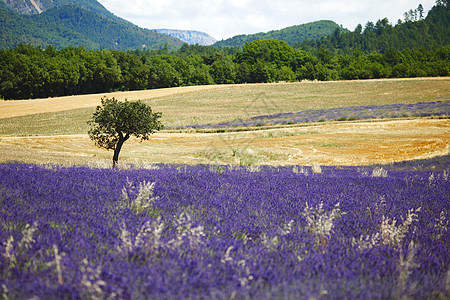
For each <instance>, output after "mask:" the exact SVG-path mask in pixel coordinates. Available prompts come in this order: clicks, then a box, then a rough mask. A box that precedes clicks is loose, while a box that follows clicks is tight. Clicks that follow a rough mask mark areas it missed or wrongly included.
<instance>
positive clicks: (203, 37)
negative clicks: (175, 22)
mask: <svg viewBox="0 0 450 300" xmlns="http://www.w3.org/2000/svg"><path fill="white" fill-rule="evenodd" d="M154 30H155V31H156V32H159V33H163V34H167V35H170V36H172V37H175V38H177V39H180V40H182V41H183V42H186V43H188V44H189V45H195V44H199V45H201V46H210V45H212V44H214V43H216V42H217V40H216V39H215V38H213V37H212V36H210V35H209V34H207V33H204V32H200V31H194V30H177V29H154Z"/></svg>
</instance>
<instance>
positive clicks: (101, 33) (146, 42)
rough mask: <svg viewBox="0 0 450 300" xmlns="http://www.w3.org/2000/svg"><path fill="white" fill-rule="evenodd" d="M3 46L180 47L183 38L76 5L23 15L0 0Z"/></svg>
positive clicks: (127, 48)
mask: <svg viewBox="0 0 450 300" xmlns="http://www.w3.org/2000/svg"><path fill="white" fill-rule="evenodd" d="M0 29H1V30H0V48H14V47H16V46H17V45H18V44H20V43H26V44H28V43H30V44H32V45H39V46H43V47H46V46H47V45H53V46H54V47H55V48H65V47H68V46H74V47H78V46H83V47H85V48H86V49H94V50H98V49H116V50H129V49H137V48H141V49H142V48H146V49H160V48H162V47H164V46H165V45H166V44H167V45H169V48H178V47H180V46H181V45H182V44H183V42H182V41H181V40H179V39H176V38H173V37H170V36H167V35H164V34H160V33H157V32H154V31H151V30H147V29H142V28H140V27H138V26H136V25H133V24H131V23H128V22H126V21H123V20H121V19H117V18H116V19H113V18H109V17H105V16H102V15H100V14H98V13H96V12H94V11H92V10H86V9H83V8H81V7H79V6H75V5H64V6H62V7H53V8H50V9H48V10H46V11H44V12H42V13H40V14H37V15H25V14H24V15H22V14H19V13H17V12H14V11H12V10H11V9H10V8H9V7H7V6H6V4H5V3H3V2H0Z"/></svg>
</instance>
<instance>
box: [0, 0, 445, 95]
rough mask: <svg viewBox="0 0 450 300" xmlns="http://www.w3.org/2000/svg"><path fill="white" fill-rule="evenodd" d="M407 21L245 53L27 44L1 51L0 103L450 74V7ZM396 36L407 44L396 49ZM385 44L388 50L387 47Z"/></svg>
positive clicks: (254, 46)
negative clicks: (188, 87) (200, 87)
mask: <svg viewBox="0 0 450 300" xmlns="http://www.w3.org/2000/svg"><path fill="white" fill-rule="evenodd" d="M416 11H417V10H416ZM411 15H412V16H414V14H411ZM416 15H417V14H416ZM406 16H407V17H408V18H406V20H405V22H404V23H401V24H398V25H396V26H392V25H390V24H389V22H388V21H387V19H383V20H379V21H378V22H377V24H376V25H374V26H373V27H371V26H370V24H369V25H368V26H366V29H364V31H359V30H358V28H357V29H356V30H355V31H354V32H340V31H339V28H338V29H337V30H336V32H335V34H334V35H331V36H329V37H327V38H323V39H320V40H316V41H315V42H311V41H305V42H304V43H303V44H300V45H296V46H291V45H289V44H288V43H287V42H285V41H280V40H271V39H265V40H255V41H252V42H247V43H245V45H244V46H243V47H242V48H239V47H233V48H231V47H227V48H221V49H219V48H217V47H214V46H199V45H188V44H184V45H182V46H181V47H180V48H179V49H178V50H175V51H173V50H169V48H168V47H167V46H166V47H164V48H162V49H159V50H150V49H138V50H133V51H119V50H87V49H86V48H84V47H73V46H69V47H66V48H63V49H56V48H55V47H53V46H47V47H46V48H43V47H40V46H32V45H25V44H20V45H18V46H17V47H15V48H13V49H1V50H0V97H1V98H3V99H6V100H9V99H28V98H46V97H56V96H64V95H74V94H91V93H104V92H111V91H127V90H142V89H155V88H164V87H176V86H186V85H209V84H233V83H238V84H239V83H263V82H278V81H301V80H354V79H373V78H405V77H426V76H449V74H450V45H448V41H449V29H448V26H447V25H448V16H449V13H448V5H447V3H446V2H442V1H438V2H437V5H436V6H435V7H433V9H432V10H431V11H430V12H429V14H428V16H427V17H426V18H422V17H420V16H419V17H416V18H415V19H414V18H412V19H411V18H409V14H408V15H406ZM386 22H387V23H386ZM381 24H384V25H381ZM422 27H423V28H425V27H426V28H428V29H429V32H433V34H427V35H425V36H422V35H421V34H422V33H423V31H421V30H419V29H418V28H422ZM405 28H416V29H414V30H412V31H411V32H415V33H416V34H412V33H411V32H409V33H408V32H407V31H405V30H407V29H405ZM433 28H434V29H433ZM408 30H409V29H408ZM403 31H405V32H403ZM401 32H403V33H401ZM395 36H398V37H402V41H403V42H402V43H395V42H394V41H396V39H395V38H394V37H395ZM383 41H390V43H389V44H385V43H384V44H383ZM368 45H373V46H371V47H369V46H368ZM380 45H385V46H386V47H385V48H383V49H380Z"/></svg>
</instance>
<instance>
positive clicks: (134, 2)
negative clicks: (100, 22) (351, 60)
mask: <svg viewBox="0 0 450 300" xmlns="http://www.w3.org/2000/svg"><path fill="white" fill-rule="evenodd" d="M98 1H99V2H100V3H101V4H103V6H105V7H106V9H108V10H109V11H111V12H112V13H114V14H115V15H117V16H119V17H122V18H124V19H126V20H128V21H130V22H132V23H134V24H136V25H138V26H140V27H143V28H148V29H183V30H198V31H203V32H206V33H208V34H210V35H211V36H213V37H214V38H216V39H218V40H221V39H226V38H230V37H233V36H235V35H238V34H251V33H257V32H267V31H270V30H276V29H282V28H285V27H288V26H292V25H300V24H304V23H308V22H312V21H319V20H332V21H335V22H336V23H338V24H340V25H342V26H344V27H345V28H348V29H350V30H352V31H353V30H354V29H355V27H356V26H357V25H358V24H361V25H363V27H364V25H365V24H366V23H367V22H368V21H371V22H374V23H375V22H376V21H377V20H378V19H382V18H385V17H387V18H388V19H389V21H390V22H391V23H393V24H395V23H397V20H398V19H399V18H400V19H403V13H404V12H406V11H409V10H410V9H415V8H417V7H418V6H419V4H422V6H423V7H424V10H425V13H428V11H429V10H430V9H431V7H433V5H434V4H435V2H436V1H435V0H312V1H310V0H283V1H270V0H227V1H225V0H196V1H193V0H178V1H176V0H130V1H124V0H98Z"/></svg>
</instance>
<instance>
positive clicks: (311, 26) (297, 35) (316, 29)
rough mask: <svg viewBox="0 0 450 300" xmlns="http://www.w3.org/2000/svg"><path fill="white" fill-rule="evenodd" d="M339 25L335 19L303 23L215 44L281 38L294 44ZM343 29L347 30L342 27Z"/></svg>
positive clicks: (334, 28)
mask: <svg viewBox="0 0 450 300" xmlns="http://www.w3.org/2000/svg"><path fill="white" fill-rule="evenodd" d="M336 28H339V25H338V24H337V23H335V22H333V21H326V20H325V21H316V22H311V23H306V24H302V25H296V26H290V27H286V28H284V29H281V30H272V31H269V32H260V33H256V34H247V35H246V34H243V35H237V36H234V37H232V38H229V39H226V40H222V41H219V42H217V43H215V44H214V46H216V47H219V48H223V47H242V46H243V45H244V44H245V43H246V42H252V41H255V40H267V39H272V40H280V41H285V42H287V43H288V44H289V45H291V46H293V45H295V44H299V43H301V42H303V41H304V40H306V39H308V40H313V39H318V38H321V37H324V36H328V35H330V34H332V33H333V32H334V31H335V30H336ZM341 30H342V31H347V30H346V29H343V28H341Z"/></svg>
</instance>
